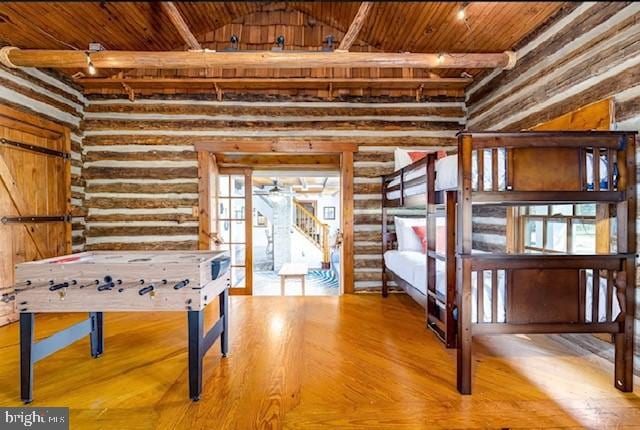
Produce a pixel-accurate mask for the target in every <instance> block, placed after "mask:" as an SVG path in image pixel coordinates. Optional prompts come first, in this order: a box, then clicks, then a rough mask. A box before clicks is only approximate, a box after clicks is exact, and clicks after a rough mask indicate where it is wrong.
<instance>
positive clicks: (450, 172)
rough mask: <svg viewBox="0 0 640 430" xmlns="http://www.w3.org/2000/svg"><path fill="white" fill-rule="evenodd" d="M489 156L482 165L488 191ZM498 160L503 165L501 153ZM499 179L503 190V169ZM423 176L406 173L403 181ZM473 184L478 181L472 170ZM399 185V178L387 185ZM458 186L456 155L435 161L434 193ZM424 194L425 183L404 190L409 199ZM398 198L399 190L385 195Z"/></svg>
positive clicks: (487, 155)
mask: <svg viewBox="0 0 640 430" xmlns="http://www.w3.org/2000/svg"><path fill="white" fill-rule="evenodd" d="M490 157H491V154H490V153H489V152H486V153H485V164H484V171H485V172H484V183H485V189H489V188H490V187H491V180H492V179H491V158H490ZM498 160H499V162H500V163H503V164H504V154H503V152H499V153H498ZM472 165H474V166H475V165H476V163H475V162H474V163H472ZM499 171H500V177H499V179H498V181H499V182H498V186H499V188H500V189H504V186H505V169H499ZM424 174H425V169H416V170H412V171H409V172H407V173H406V175H405V177H404V181H405V182H408V181H410V180H412V179H415V178H418V177H420V176H423V175H424ZM472 180H473V184H474V186H475V185H477V181H478V172H477V171H476V169H475V168H474V171H473V178H472ZM398 184H400V177H396V178H394V179H393V180H392V181H391V182H390V183H389V184H388V186H389V187H393V186H395V185H398ZM457 186H458V155H457V154H454V155H448V156H446V157H444V158H440V159H439V160H437V161H436V183H435V189H436V191H442V190H453V189H455V188H457ZM425 192H426V183H424V182H423V183H422V184H417V185H414V186H413V187H408V188H405V190H404V196H405V197H409V196H413V195H417V194H424V193H425ZM398 198H400V190H395V191H391V192H389V193H387V199H389V200H395V199H398Z"/></svg>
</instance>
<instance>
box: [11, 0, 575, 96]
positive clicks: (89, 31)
mask: <svg viewBox="0 0 640 430" xmlns="http://www.w3.org/2000/svg"><path fill="white" fill-rule="evenodd" d="M360 6H361V2H184V3H183V2H179V3H176V7H177V11H178V12H179V14H180V15H181V17H182V19H183V20H184V23H185V24H186V25H187V27H188V29H189V30H190V31H191V32H192V34H193V35H195V39H196V41H197V43H198V44H199V45H200V46H202V48H208V49H216V50H223V49H225V48H227V47H229V46H230V43H229V39H230V37H231V35H237V36H238V37H239V39H240V43H239V48H240V49H241V50H270V49H271V48H272V47H273V46H274V45H275V41H276V37H277V36H278V35H281V34H282V35H284V36H285V40H286V47H285V49H299V50H318V49H320V48H321V46H322V44H323V41H324V39H325V37H326V36H328V35H332V36H334V38H335V47H337V46H338V45H339V44H340V42H341V40H342V39H343V38H344V35H345V32H347V30H348V29H349V27H350V26H351V24H352V22H353V20H354V17H356V14H357V12H358V10H359V8H360ZM571 7H572V6H571V5H570V4H568V2H471V3H469V4H467V3H462V2H402V3H401V2H374V3H373V4H372V5H371V6H370V7H369V8H368V10H367V14H366V16H365V18H364V20H363V22H362V25H361V28H360V31H359V32H358V34H357V37H356V38H355V42H354V43H353V45H352V46H351V48H350V50H352V51H384V52H416V53H419V52H426V53H440V52H446V53H462V52H502V51H506V50H510V49H514V48H515V47H517V45H518V44H519V43H520V42H521V41H522V40H523V39H525V38H526V37H527V35H529V34H530V33H532V32H534V31H536V29H538V28H539V27H540V26H541V25H543V24H544V23H545V22H547V21H548V20H549V19H550V18H552V17H553V16H554V15H555V14H557V13H559V12H561V11H562V10H563V9H566V8H571ZM461 8H464V9H465V16H466V18H465V20H460V19H458V18H457V13H458V11H459V10H460V9H461ZM166 9H167V8H166V7H165V8H163V7H162V6H161V5H160V4H158V3H154V2H136V3H133V2H72V3H59V2H46V3H45V2H38V3H22V2H4V3H1V4H0V41H2V42H3V43H4V44H8V45H13V46H16V47H19V48H38V49H79V50H86V49H87V47H88V45H89V43H91V42H99V43H101V44H102V45H103V46H104V47H105V48H106V49H109V50H133V51H136V50H140V51H160V50H184V49H187V48H188V47H187V46H186V44H185V39H184V38H183V37H182V36H181V34H182V35H183V36H184V33H183V32H184V30H183V29H182V30H181V31H179V30H178V29H177V28H176V26H174V24H173V23H174V22H175V19H176V17H175V16H173V17H172V16H171V14H168V13H167V10H166ZM194 43H195V41H193V40H191V42H190V43H189V45H191V46H194ZM62 71H63V72H64V73H67V74H69V75H72V74H75V73H77V72H79V71H80V70H77V69H76V70H72V69H64V70H62ZM81 72H85V73H86V71H84V70H82V71H81ZM116 72H117V71H114V70H99V71H98V75H96V76H97V77H108V76H114V75H115V76H116V77H118V78H119V79H121V80H122V79H123V78H128V77H136V78H145V77H154V78H158V77H164V78H189V77H198V78H216V77H224V78H290V77H297V78H307V77H314V78H371V79H377V78H394V79H396V80H398V79H402V78H425V79H426V78H437V77H438V76H442V77H452V78H460V77H461V75H462V74H463V73H465V75H464V76H467V75H466V74H469V75H471V76H477V75H478V74H479V73H480V72H481V70H477V69H476V70H473V69H467V70H461V69H447V70H438V71H437V73H438V75H437V76H436V75H434V74H433V71H430V70H424V69H384V70H379V69H364V70H363V69H347V70H344V69H342V70H338V69H297V70H296V69H286V70H273V69H258V70H216V69H206V70H202V69H199V70H192V69H187V70H144V69H143V70H141V69H138V70H131V71H125V72H120V73H119V74H118V75H116ZM470 81H471V79H469V78H467V79H466V81H461V82H460V83H459V85H458V88H462V87H464V86H466V85H468V84H469V82H470ZM84 85H86V86H87V88H90V90H91V91H93V92H102V93H105V92H106V93H109V92H123V91H125V90H126V88H124V87H125V86H123V85H122V83H121V82H117V83H116V85H115V88H114V85H113V83H112V85H111V88H108V87H109V85H106V86H104V87H105V88H106V89H104V88H103V86H102V85H100V84H97V83H96V84H91V83H88V82H85V83H84ZM144 85H145V84H144V83H134V84H132V85H131V86H132V87H134V88H135V87H136V86H137V87H138V88H142V87H144ZM163 85H164V86H165V87H166V88H171V87H172V86H175V87H182V88H183V87H184V86H185V84H184V83H180V85H177V84H176V83H175V82H174V83H171V82H168V83H164V84H163ZM236 85H238V84H236ZM260 85H262V86H263V87H264V84H260ZM309 85H311V84H309V83H307V84H306V86H307V87H308V86H309ZM343 85H344V84H343ZM359 85H360V86H367V87H370V86H371V85H372V84H371V83H370V81H369V83H367V82H363V83H360V84H359ZM385 85H386V86H387V87H388V88H393V86H392V85H391V84H386V83H385ZM412 85H413V84H411V85H409V86H412ZM127 86H128V85H127ZM156 86H157V84H156ZM379 86H380V85H378V87H379ZM194 87H196V88H200V89H202V87H203V82H200V83H196V84H194ZM205 87H206V90H207V91H211V87H212V85H211V82H208V83H206V85H205ZM405 87H406V84H405ZM416 88H421V87H420V86H419V85H417V86H416ZM260 90H264V88H262V89H260ZM91 91H90V92H91ZM149 91H151V92H157V91H158V89H157V88H154V89H150V90H149ZM180 91H184V90H182V89H181V90H180ZM234 91H239V90H238V89H237V88H236V89H234ZM286 91H290V90H289V89H287V90H286ZM343 91H347V92H348V91H353V89H350V88H346V89H344V88H343ZM377 91H379V90H377ZM399 91H407V90H406V89H403V88H401V89H399ZM457 93H459V90H458V91H457V92H456V88H453V89H452V85H451V83H450V82H449V83H446V85H443V88H442V89H441V90H437V91H436V90H433V89H427V92H426V94H427V95H428V94H435V95H438V94H440V95H456V94H457Z"/></svg>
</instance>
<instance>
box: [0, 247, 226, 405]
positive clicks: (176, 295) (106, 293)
mask: <svg viewBox="0 0 640 430" xmlns="http://www.w3.org/2000/svg"><path fill="white" fill-rule="evenodd" d="M229 266H230V258H229V255H228V253H227V252H224V251H160V252H158V251H153V252H146V251H122V252H119V251H96V252H83V253H79V254H73V255H67V256H62V257H54V258H49V259H45V260H39V261H33V262H28V263H22V264H18V265H17V266H16V267H15V275H16V276H15V279H16V283H15V289H14V291H12V292H10V293H6V294H4V295H3V297H2V300H3V301H11V300H15V301H16V305H17V308H18V310H19V312H20V385H21V398H22V401H23V402H25V403H30V402H31V401H32V399H33V365H34V363H35V362H37V361H39V360H42V359H44V358H45V357H47V356H49V355H51V354H53V353H54V352H56V351H58V350H60V349H62V348H64V347H66V346H68V345H70V344H72V343H74V342H76V341H78V340H80V339H82V338H83V337H85V336H87V335H88V336H89V338H90V344H91V355H92V356H93V357H94V358H98V357H100V356H101V355H102V353H103V351H104V336H103V312H145V311H151V312H159V311H173V312H175V311H184V312H186V313H187V322H188V323H187V324H188V351H189V353H188V361H189V397H190V398H191V399H192V400H194V401H195V400H199V398H200V393H201V391H202V362H203V357H204V355H205V353H206V352H207V350H208V349H209V348H210V347H211V345H212V344H213V343H214V342H215V341H216V340H217V339H218V338H220V344H221V352H222V356H223V357H226V356H227V354H228V353H229V335H228V327H229V295H228V291H229V290H228V288H229V283H230V280H229ZM216 297H219V307H220V317H219V319H218V320H217V322H216V323H215V324H214V325H213V327H212V328H211V329H209V330H208V331H207V332H206V334H204V332H205V330H204V310H205V308H206V306H207V305H208V304H209V303H211V302H212V301H213V300H215V298H216ZM52 312H88V313H89V318H88V319H86V320H84V321H81V322H79V323H77V324H75V325H72V326H70V327H68V328H66V329H64V330H62V331H59V332H57V333H55V334H53V335H51V336H49V337H48V338H45V339H42V340H40V341H38V342H34V325H35V314H37V313H52Z"/></svg>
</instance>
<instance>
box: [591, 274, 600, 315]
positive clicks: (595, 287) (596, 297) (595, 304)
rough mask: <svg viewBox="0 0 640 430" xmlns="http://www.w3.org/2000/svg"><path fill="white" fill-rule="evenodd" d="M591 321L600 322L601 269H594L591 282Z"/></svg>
mask: <svg viewBox="0 0 640 430" xmlns="http://www.w3.org/2000/svg"><path fill="white" fill-rule="evenodd" d="M591 287H592V288H591V322H598V310H599V309H600V306H599V305H600V270H599V269H593V281H592V284H591Z"/></svg>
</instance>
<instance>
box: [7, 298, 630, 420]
mask: <svg viewBox="0 0 640 430" xmlns="http://www.w3.org/2000/svg"><path fill="white" fill-rule="evenodd" d="M212 311H214V309H213V307H210V309H208V312H207V319H206V320H207V324H208V325H210V324H211V323H212V319H213V316H214V315H213V312H212ZM83 317H84V315H80V314H65V315H38V317H37V318H36V335H37V337H38V338H41V337H44V336H48V335H50V334H52V333H53V332H54V331H56V330H59V329H61V328H64V327H66V326H68V325H70V324H73V323H74V322H76V321H79V320H80V319H82V318H83ZM423 318H424V310H423V309H422V308H421V307H419V306H418V305H417V304H416V303H415V302H413V301H412V300H411V299H410V298H408V297H407V296H405V295H403V294H394V295H391V296H390V297H388V298H387V299H382V298H380V297H379V296H378V295H365V294H363V295H346V296H342V297H286V298H281V297H241V296H234V297H232V298H231V325H230V330H231V338H230V339H231V354H230V355H229V357H228V358H226V359H222V358H221V357H220V356H219V355H218V354H217V346H216V345H214V347H213V348H212V351H211V352H209V353H208V354H207V356H206V357H205V364H204V386H203V393H202V398H201V400H200V401H199V402H195V403H193V402H191V401H189V400H188V398H187V348H186V316H185V315H183V314H181V313H155V314H144V313H138V314H124V313H111V314H105V353H104V355H103V356H102V357H101V358H100V359H97V360H94V359H91V358H90V356H89V345H88V341H87V340H81V341H79V342H77V343H75V344H73V345H72V346H70V347H69V348H66V349H64V350H62V351H60V352H58V353H56V355H55V356H52V357H50V358H48V359H45V360H43V361H42V362H39V363H37V364H36V366H35V392H34V398H35V400H34V403H33V404H34V406H42V405H61V406H62V405H65V406H69V407H70V408H71V421H72V422H73V428H78V429H82V428H119V429H135V430H138V429H140V430H146V429H190V430H194V429H252V428H259V429H262V428H265V429H280V428H287V429H316V428H340V429H365V428H366V429H389V428H393V429H416V428H436V429H437V428H469V429H473V428H478V429H480V428H531V427H535V428H585V427H587V428H609V427H613V428H623V427H625V426H630V427H631V426H634V425H636V426H637V425H638V423H640V397H639V396H638V394H640V389H639V388H640V387H638V388H636V391H635V393H634V394H624V393H621V392H619V391H617V390H616V389H615V388H614V387H613V383H612V371H613V369H612V366H611V364H609V363H608V362H607V361H606V360H604V359H602V358H600V357H598V356H596V355H594V354H591V353H589V352H587V351H584V352H580V350H579V349H576V348H568V347H567V345H566V342H565V344H563V343H562V342H559V341H556V340H555V338H554V337H553V336H541V335H538V336H496V337H486V338H474V394H473V395H472V396H461V395H459V394H458V392H457V391H456V389H455V351H453V350H446V349H445V348H444V347H443V345H442V344H441V343H440V342H439V341H438V340H437V339H436V338H435V337H434V335H433V334H432V333H431V332H430V331H428V330H426V329H425V328H424V322H423ZM18 339H19V337H18V326H17V324H11V325H9V326H5V327H2V328H0V404H1V405H3V406H19V405H20V400H19V393H18V386H19V385H18V368H19V366H18V364H19V363H18Z"/></svg>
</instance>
